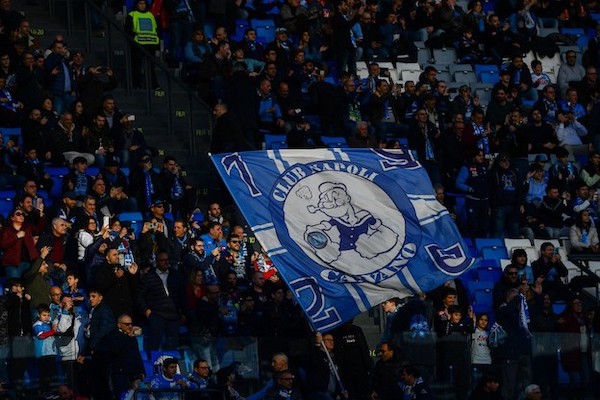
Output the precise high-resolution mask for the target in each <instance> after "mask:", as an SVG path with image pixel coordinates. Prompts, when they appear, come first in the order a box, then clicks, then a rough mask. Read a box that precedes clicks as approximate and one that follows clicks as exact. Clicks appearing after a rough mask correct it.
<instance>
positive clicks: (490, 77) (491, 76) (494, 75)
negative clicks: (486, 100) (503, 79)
mask: <svg viewBox="0 0 600 400" xmlns="http://www.w3.org/2000/svg"><path fill="white" fill-rule="evenodd" d="M479 80H480V81H481V83H493V84H496V83H498V82H499V81H500V74H499V73H498V72H494V71H483V72H482V73H481V75H480V77H479Z"/></svg>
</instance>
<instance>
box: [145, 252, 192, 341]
mask: <svg viewBox="0 0 600 400" xmlns="http://www.w3.org/2000/svg"><path fill="white" fill-rule="evenodd" d="M184 304H185V286H184V282H183V277H182V276H181V274H180V273H179V272H178V271H177V270H175V269H172V268H170V265H169V255H168V254H167V253H166V252H159V253H158V254H157V256H156V269H155V270H153V271H151V272H149V273H147V274H145V275H144V276H143V277H142V281H141V284H140V288H139V291H138V295H137V305H138V308H139V310H140V311H141V312H142V313H143V314H144V315H145V316H146V318H148V323H149V325H150V327H149V330H150V332H149V335H148V341H147V348H148V350H158V349H159V348H160V346H161V343H162V340H163V336H165V335H166V342H165V345H164V346H163V348H164V349H165V350H166V349H169V350H170V349H174V348H176V347H177V343H178V342H179V326H180V325H181V322H182V318H183V317H184V315H185V314H184V311H183V306H184Z"/></svg>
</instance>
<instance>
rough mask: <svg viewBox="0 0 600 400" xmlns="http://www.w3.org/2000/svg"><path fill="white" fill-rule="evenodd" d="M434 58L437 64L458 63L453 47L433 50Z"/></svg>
mask: <svg viewBox="0 0 600 400" xmlns="http://www.w3.org/2000/svg"><path fill="white" fill-rule="evenodd" d="M433 58H435V62H436V63H440V64H454V62H455V61H456V49H455V48H453V47H446V48H444V49H433Z"/></svg>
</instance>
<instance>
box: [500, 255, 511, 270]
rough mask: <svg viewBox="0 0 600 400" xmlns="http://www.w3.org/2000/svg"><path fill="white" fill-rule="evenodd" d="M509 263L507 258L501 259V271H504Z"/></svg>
mask: <svg viewBox="0 0 600 400" xmlns="http://www.w3.org/2000/svg"><path fill="white" fill-rule="evenodd" d="M510 263H511V261H510V260H509V259H508V258H502V259H501V260H500V268H502V271H504V268H506V267H507V266H508V265H510Z"/></svg>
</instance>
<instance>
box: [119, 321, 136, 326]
mask: <svg viewBox="0 0 600 400" xmlns="http://www.w3.org/2000/svg"><path fill="white" fill-rule="evenodd" d="M119 323H120V324H121V325H125V326H133V323H132V322H119Z"/></svg>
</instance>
